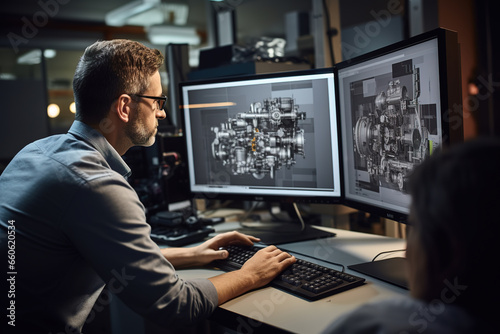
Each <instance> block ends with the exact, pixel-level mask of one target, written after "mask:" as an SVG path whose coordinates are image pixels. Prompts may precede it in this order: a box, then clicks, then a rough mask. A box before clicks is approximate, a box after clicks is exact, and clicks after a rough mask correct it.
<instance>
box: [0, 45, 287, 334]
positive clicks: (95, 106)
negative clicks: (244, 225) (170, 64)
mask: <svg viewBox="0 0 500 334" xmlns="http://www.w3.org/2000/svg"><path fill="white" fill-rule="evenodd" d="M162 61H163V57H162V55H161V54H160V52H159V51H158V50H154V49H150V48H147V47H145V46H144V45H142V44H140V43H137V42H133V41H128V40H113V41H103V42H97V43H95V44H93V45H91V46H90V47H88V48H87V49H86V50H85V53H84V54H83V56H82V57H81V59H80V61H79V63H78V66H77V68H76V72H75V76H74V81H73V89H74V95H75V102H76V109H77V112H76V121H75V122H74V124H73V125H72V127H71V129H70V130H69V132H68V133H67V134H64V135H57V136H52V137H48V138H45V139H42V140H39V141H36V142H34V143H32V144H30V145H28V146H27V147H25V148H24V149H23V150H21V152H20V153H18V155H17V156H16V157H15V158H14V159H13V160H12V162H11V163H10V164H9V165H8V166H7V168H6V169H5V171H4V172H3V174H2V175H1V176H0V189H1V191H0V227H1V228H0V240H1V245H2V252H1V254H3V255H2V256H5V257H7V255H9V256H10V258H9V259H10V260H11V261H12V262H11V266H12V267H10V269H9V272H12V275H11V276H8V277H7V278H9V279H10V278H12V279H11V281H8V282H9V284H10V287H12V288H13V289H14V291H15V294H14V296H12V297H9V300H8V303H7V304H2V308H3V309H4V310H5V308H4V307H9V305H11V304H12V303H13V305H14V311H12V312H11V311H8V312H11V318H10V319H12V321H13V322H12V323H9V326H10V327H9V330H11V331H13V330H18V331H25V332H29V333H38V332H44V333H48V332H52V333H60V332H63V333H80V332H81V331H82V328H83V327H84V324H85V322H86V319H87V318H88V316H89V313H90V311H91V309H92V307H93V305H94V304H95V302H96V300H97V298H98V296H99V293H100V292H101V291H102V289H103V287H104V286H105V285H106V284H107V285H108V288H109V291H111V292H113V293H114V294H115V295H116V296H117V297H118V298H120V299H121V300H122V301H123V302H124V303H125V304H127V305H128V306H129V307H130V308H132V309H133V310H135V311H136V312H138V313H139V314H142V315H144V316H145V317H147V318H148V319H150V320H152V321H154V322H156V323H157V324H159V325H163V326H167V325H170V324H172V323H182V324H185V323H188V324H189V323H193V322H195V321H196V320H198V319H202V318H204V317H207V316H208V315H210V313H211V312H212V311H213V310H214V309H215V308H216V307H217V305H220V304H222V303H224V302H225V301H227V300H229V299H231V298H234V297H235V296H238V295H240V294H242V293H244V292H246V291H249V290H251V289H255V288H258V287H261V286H263V285H265V284H267V283H269V282H270V281H271V280H272V279H273V278H274V277H275V276H276V275H277V274H278V273H279V272H281V271H282V270H283V269H284V268H286V267H287V266H288V265H290V264H292V263H293V262H294V261H295V258H294V257H292V256H290V255H289V254H287V253H284V252H281V251H280V250H278V249H277V248H276V247H273V246H270V247H267V248H265V249H263V250H261V251H260V252H258V253H257V254H256V255H255V256H254V257H253V258H252V259H250V260H249V261H248V262H247V263H246V264H245V265H244V266H243V267H242V268H241V269H240V270H238V271H234V272H230V273H224V274H222V275H220V276H216V277H213V278H210V279H208V280H207V279H198V280H193V281H183V280H181V279H179V278H178V277H177V275H176V274H175V270H174V268H180V267H189V266H194V265H203V264H207V263H210V262H211V261H213V260H215V259H221V258H225V257H227V255H228V254H227V251H225V250H219V248H220V247H222V246H225V245H228V244H230V243H240V244H244V245H251V244H253V242H255V241H258V239H257V238H254V237H251V236H247V235H243V234H240V233H237V232H232V233H226V234H222V235H218V236H216V237H215V238H213V239H211V240H208V241H206V242H205V243H203V244H201V245H200V246H197V247H193V248H180V249H174V248H167V249H162V250H160V249H159V248H158V246H157V245H156V244H155V243H154V242H152V241H151V239H150V237H149V233H150V228H149V226H148V224H147V223H146V219H145V213H144V207H143V206H142V204H141V203H140V201H139V199H138V197H137V195H136V194H135V192H134V191H133V189H132V188H131V187H130V186H129V184H128V183H127V181H126V179H125V177H126V176H127V175H129V174H130V169H129V168H128V166H127V165H126V164H125V163H124V161H123V160H122V159H121V157H120V156H121V155H123V154H124V153H125V152H126V151H127V150H128V149H129V148H130V147H132V146H134V145H144V146H148V145H152V144H153V143H154V140H155V134H156V132H157V125H158V122H157V119H162V118H164V117H165V112H164V110H163V105H164V102H165V100H166V98H165V97H164V96H162V88H161V82H160V74H159V72H158V69H159V67H160V65H161V64H162ZM11 241H14V242H15V243H14V244H13V243H12V242H11ZM13 245H14V246H13ZM11 255H12V256H11ZM4 259H5V258H4ZM2 281H4V282H5V280H2ZM11 282H14V283H12V284H11ZM7 289H8V288H7ZM2 291H4V290H2ZM2 293H4V292H2ZM2 300H4V299H3V297H2ZM9 303H10V304H9ZM12 315H13V316H12ZM89 320H90V318H89ZM4 321H5V320H4ZM14 325H15V326H14Z"/></svg>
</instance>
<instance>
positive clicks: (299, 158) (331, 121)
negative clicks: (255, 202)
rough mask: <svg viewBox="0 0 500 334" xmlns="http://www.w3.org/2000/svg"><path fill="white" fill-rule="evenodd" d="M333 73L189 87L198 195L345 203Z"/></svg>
mask: <svg viewBox="0 0 500 334" xmlns="http://www.w3.org/2000/svg"><path fill="white" fill-rule="evenodd" d="M334 91H335V89H334V76H333V71H331V70H330V71H328V70H323V72H314V71H311V72H303V73H302V72H301V73H300V74H293V73H290V74H288V73H277V74H272V75H268V76H255V77H251V78H245V77H242V78H227V79H221V80H218V81H206V82H202V83H199V82H198V83H197V82H193V83H185V84H184V85H183V86H182V94H183V101H184V106H183V109H184V116H185V123H186V127H185V130H186V141H187V149H188V157H189V159H190V161H191V164H190V166H189V168H190V182H191V190H192V191H193V192H195V193H200V194H203V196H212V195H213V196H220V195H221V194H228V195H229V194H244V195H253V196H255V197H258V196H287V197H290V196H295V197H296V198H300V199H304V198H307V197H308V198H310V199H312V198H314V197H318V198H319V197H323V198H331V199H334V198H340V195H341V192H340V191H341V188H340V182H341V181H340V166H339V163H340V162H339V150H338V148H337V147H338V131H337V113H336V108H335V106H336V103H335V95H334Z"/></svg>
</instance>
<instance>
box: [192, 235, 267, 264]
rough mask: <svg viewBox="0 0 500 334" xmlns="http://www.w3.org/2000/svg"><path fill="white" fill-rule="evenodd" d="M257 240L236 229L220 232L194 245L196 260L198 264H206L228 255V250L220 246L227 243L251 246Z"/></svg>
mask: <svg viewBox="0 0 500 334" xmlns="http://www.w3.org/2000/svg"><path fill="white" fill-rule="evenodd" d="M259 241H260V239H259V238H256V237H253V236H251V235H246V234H242V233H240V232H237V231H233V232H227V233H222V234H219V235H217V236H215V237H213V238H212V239H210V240H207V241H205V242H204V243H202V244H201V245H199V246H197V247H195V249H196V250H195V254H196V258H197V260H198V261H199V262H200V263H199V264H201V265H203V264H208V263H210V262H212V261H214V260H221V259H225V258H227V256H228V255H229V253H228V251H227V250H225V249H220V248H221V247H227V246H229V245H243V246H252V245H253V243H254V242H259Z"/></svg>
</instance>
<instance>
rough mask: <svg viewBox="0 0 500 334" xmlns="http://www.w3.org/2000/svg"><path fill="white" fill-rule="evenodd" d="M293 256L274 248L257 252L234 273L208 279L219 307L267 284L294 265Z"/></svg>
mask: <svg viewBox="0 0 500 334" xmlns="http://www.w3.org/2000/svg"><path fill="white" fill-rule="evenodd" d="M295 261H296V259H295V257H294V256H291V255H290V254H288V253H286V252H283V251H281V250H280V249H278V248H276V246H268V247H266V248H263V249H261V250H259V251H258V252H257V253H255V255H254V256H253V257H251V258H250V259H249V260H248V261H247V262H245V264H244V265H243V266H242V267H241V268H240V269H239V270H236V271H232V272H228V273H225V274H222V275H219V276H215V277H212V278H209V280H210V281H211V282H212V283H213V285H214V286H215V288H216V290H217V294H218V296H219V305H220V304H222V303H225V302H226V301H228V300H230V299H232V298H235V297H237V296H239V295H241V294H243V293H245V292H247V291H250V290H253V289H256V288H259V287H262V286H264V285H266V284H268V283H269V282H270V281H271V280H272V279H273V278H275V277H276V276H277V275H278V274H279V273H280V272H282V271H283V270H285V269H286V268H287V267H288V266H289V265H291V264H293V263H295Z"/></svg>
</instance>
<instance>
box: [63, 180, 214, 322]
mask: <svg viewBox="0 0 500 334" xmlns="http://www.w3.org/2000/svg"><path fill="white" fill-rule="evenodd" d="M61 221H62V225H63V226H61V228H62V230H63V231H64V232H65V233H66V235H67V236H68V238H69V239H70V240H71V242H72V243H73V244H74V245H75V246H76V248H77V249H78V251H79V252H80V253H81V254H82V256H83V257H84V259H85V260H86V261H87V262H88V263H89V264H90V265H91V266H92V267H93V268H94V270H95V271H96V272H97V274H98V275H99V276H100V277H101V278H102V279H103V281H104V282H106V283H107V286H108V289H109V291H110V292H112V293H113V294H114V295H116V296H117V297H118V298H119V299H121V300H122V301H123V302H124V303H125V304H126V305H128V306H129V307H130V308H131V309H133V310H134V311H136V312H137V313H139V314H141V315H143V316H145V317H147V318H148V319H150V320H151V321H153V322H155V323H157V324H159V325H161V326H167V325H172V324H180V325H184V324H190V323H193V322H195V321H197V320H199V319H202V318H205V317H207V316H209V315H210V314H211V313H212V312H213V311H214V310H215V308H216V307H217V300H218V297H217V291H216V290H215V287H214V286H213V284H212V283H211V282H210V281H209V280H207V279H197V280H182V279H180V278H179V277H178V276H177V275H176V274H175V269H174V267H173V266H172V264H171V263H170V262H168V261H167V260H166V259H165V257H164V256H163V255H162V253H161V251H160V249H159V247H158V246H157V245H156V244H155V243H154V242H153V241H152V240H151V238H150V227H149V225H148V224H147V223H146V218H145V214H144V207H143V206H142V203H141V202H140V201H139V199H138V197H137V195H136V193H135V191H134V190H133V189H132V188H131V187H130V186H129V185H128V183H127V182H126V181H125V179H123V178H122V177H121V176H118V175H113V174H111V175H110V176H108V177H100V178H98V179H96V180H91V181H89V182H87V183H86V184H85V185H83V186H82V187H79V188H78V189H77V190H76V194H75V196H74V199H73V201H72V204H71V205H70V206H69V207H68V208H66V212H65V218H64V219H62V220H61Z"/></svg>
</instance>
